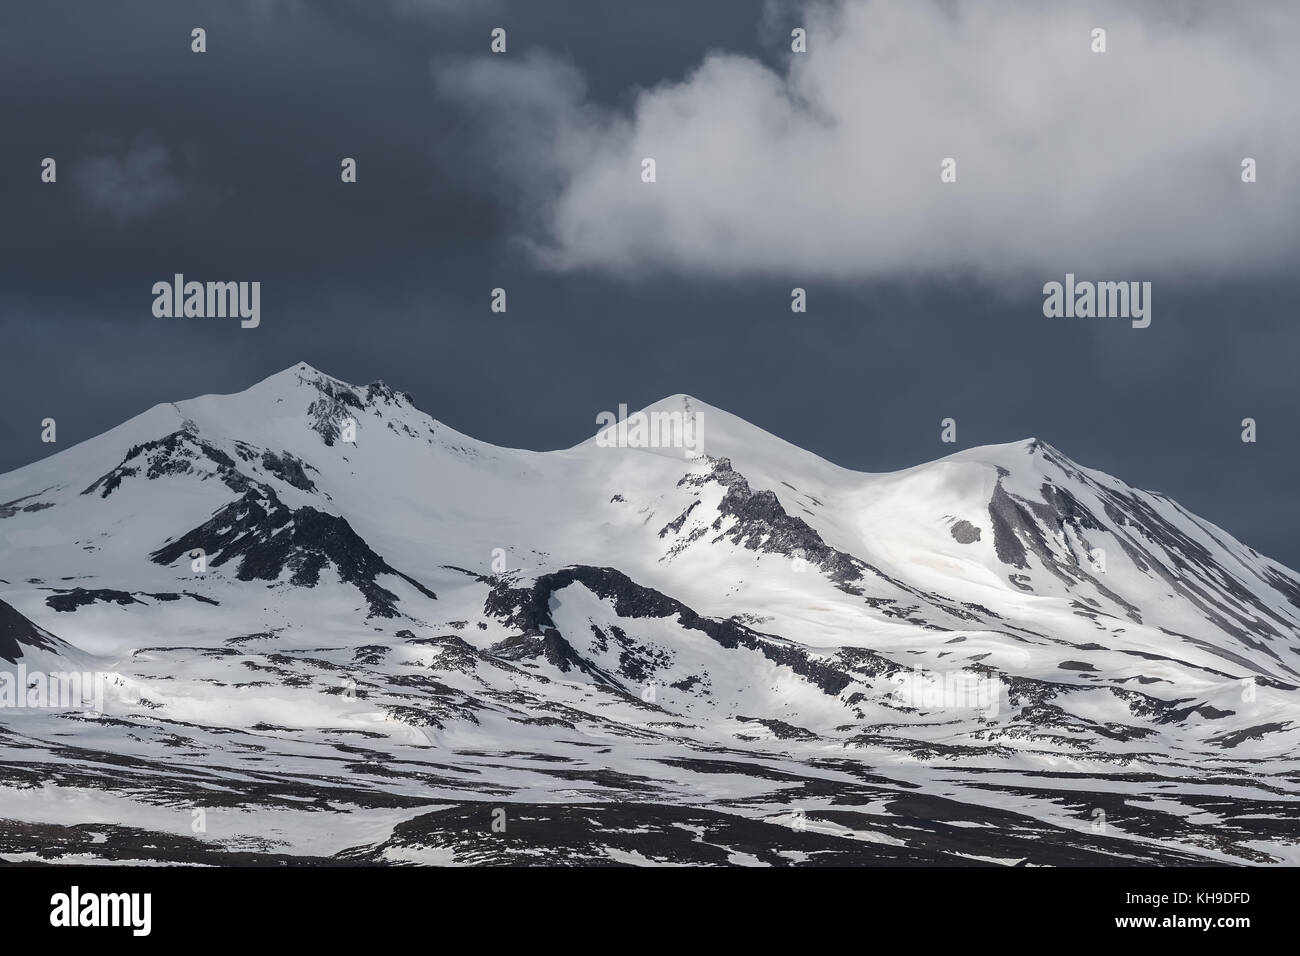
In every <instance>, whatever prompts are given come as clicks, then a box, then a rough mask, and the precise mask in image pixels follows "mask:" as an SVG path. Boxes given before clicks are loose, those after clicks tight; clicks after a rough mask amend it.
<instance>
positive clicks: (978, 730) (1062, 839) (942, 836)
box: [0, 365, 1300, 864]
mask: <svg viewBox="0 0 1300 956" xmlns="http://www.w3.org/2000/svg"><path fill="white" fill-rule="evenodd" d="M645 412H646V413H647V416H649V415H651V414H653V413H659V414H660V415H661V416H663V420H664V421H673V422H675V423H676V424H678V425H684V426H686V427H687V428H691V427H692V426H693V431H692V434H694V435H695V437H697V438H698V439H700V440H701V446H700V447H701V450H702V452H703V454H702V455H700V456H698V457H690V456H688V455H686V454H683V451H682V449H680V448H663V447H660V448H654V447H627V444H628V443H626V442H623V443H620V442H617V441H615V440H614V439H615V438H616V436H617V435H619V434H620V430H619V428H618V427H617V426H615V427H610V428H607V429H605V430H604V431H603V432H602V433H600V434H599V435H597V436H593V438H592V439H590V440H588V441H586V442H584V443H582V444H580V445H577V446H575V447H573V448H570V449H566V450H562V451H554V452H544V453H543V452H531V451H520V450H513V449H505V448H498V447H496V446H493V445H490V444H487V443H484V442H480V441H477V440H475V439H473V438H469V437H467V436H465V435H462V434H459V433H457V432H456V431H454V430H452V429H451V428H448V427H447V426H446V425H444V424H442V423H440V422H438V421H436V420H434V419H433V418H431V417H429V416H428V415H426V414H425V413H424V412H422V411H420V410H419V409H417V408H416V407H415V405H414V403H413V402H412V400H411V398H410V397H409V396H408V395H406V394H404V393H401V392H397V391H395V390H393V389H391V388H389V387H388V386H386V385H384V384H382V383H376V384H373V385H369V386H365V387H357V386H352V385H348V384H346V383H344V382H341V381H339V380H337V379H334V378H331V377H330V376H328V375H325V374H322V373H320V372H318V371H316V370H314V369H312V368H310V367H308V366H306V365H297V366H295V367H293V368H290V369H288V370H286V371H284V372H281V373H279V374H277V375H274V376H272V377H271V378H269V379H267V380H265V381H263V382H261V383H259V384H257V385H255V386H253V387H252V388H250V389H248V390H247V391H244V392H241V393H239V394H237V395H227V396H212V395H209V396H204V397H201V398H197V399H192V400H189V401H183V402H178V403H175V404H167V405H160V406H157V407H155V408H153V409H150V410H149V411H147V412H145V413H144V414H142V415H140V416H138V417H136V418H134V419H132V420H130V421H128V422H126V423H125V424H123V425H121V426H119V427H117V428H115V429H113V430H111V431H109V432H107V433H105V434H103V435H101V436H99V437H97V438H95V439H92V440H90V441H87V442H84V443H82V444H80V445H78V446H76V447H74V448H71V449H68V450H66V451H63V452H61V453H59V454H56V455H54V456H52V457H50V458H48V459H45V460H43V461H39V462H37V463H35V464H33V465H30V466H28V467H26V468H22V469H19V470H18V471H15V472H12V473H10V474H8V475H5V476H3V477H0V705H3V706H0V857H3V858H5V859H31V858H36V857H41V858H47V859H51V858H52V859H59V860H64V861H67V860H150V861H187V862H203V863H212V862H215V863H220V862H248V861H262V862H284V861H305V862H320V861H324V860H343V861H353V862H357V861H360V862H458V863H460V862H547V863H555V862H642V863H644V862H669V861H673V862H717V863H726V862H733V863H736V862H759V863H804V862H811V863H871V862H891V863H893V862H907V863H928V862H1003V863H1019V862H1028V863H1031V864H1038V863H1066V864H1091V863H1110V862H1124V861H1134V862H1147V863H1195V862H1264V863H1267V862H1276V861H1290V862H1296V861H1298V860H1300V853H1297V843H1298V842H1300V800H1298V799H1297V798H1298V796H1300V794H1298V790H1300V786H1298V784H1300V762H1298V761H1297V759H1296V757H1295V756H1294V754H1295V753H1296V750H1297V744H1298V743H1300V694H1298V686H1300V576H1297V575H1296V574H1295V573H1294V572H1292V571H1290V570H1288V569H1287V568H1285V567H1283V566H1281V565H1280V564H1278V563H1277V562H1275V561H1271V560H1269V559H1268V558H1266V557H1264V556H1262V555H1260V554H1258V553H1257V552H1255V551H1254V550H1253V549H1251V548H1249V547H1247V546H1245V545H1243V544H1241V543H1240V542H1238V541H1236V540H1235V539H1233V538H1232V536H1231V535H1229V534H1227V533H1226V532H1224V531H1223V530H1221V529H1219V528H1217V527H1215V526H1214V525H1212V524H1210V523H1208V522H1206V521H1204V520H1203V519H1200V518H1198V517H1196V516H1194V515H1192V514H1190V513H1188V512H1187V511H1185V510H1184V509H1183V508H1181V507H1179V505H1178V504H1177V503H1175V502H1173V501H1171V500H1170V499H1168V498H1166V497H1164V496H1162V495H1159V494H1155V493H1152V492H1145V491H1139V490H1137V489H1134V488H1131V487H1129V486H1128V485H1126V484H1124V483H1123V482H1122V481H1119V480H1118V479H1115V478H1112V477H1110V476H1109V475H1105V474H1102V473H1101V472H1097V471H1094V470H1091V469H1088V468H1084V467H1082V466H1080V465H1077V464H1075V463H1074V462H1073V461H1071V460H1070V459H1069V458H1067V457H1065V456H1064V455H1063V454H1061V453H1060V452H1058V451H1057V450H1056V449H1054V448H1052V447H1051V446H1050V445H1047V444H1045V443H1044V442H1041V441H1038V440H1036V439H1030V440H1027V441H1022V442H1016V443H1012V444H1007V445H998V446H990V447H983V448H972V449H967V450H965V451H961V452H958V453H957V454H954V455H950V456H949V457H947V458H943V459H941V460H939V461H935V462H932V463H929V464H924V465H919V466H917V467H915V468H910V469H906V470H904V471H899V472H894V473H889V474H864V473H859V472H852V471H848V470H846V469H843V468H840V467H837V466H835V465H833V464H831V463H829V462H827V461H825V460H823V459H821V458H818V457H817V456H815V455H813V454H810V453H808V452H806V451H803V450H801V449H799V448H797V447H795V446H794V445H791V444H789V443H787V442H785V441H782V440H781V439H779V438H776V437H774V436H772V435H770V434H768V433H766V432H764V431H762V430H761V429H759V428H756V427H754V426H752V425H750V424H748V423H747V422H744V421H742V420H741V419H739V418H736V417H735V416H733V415H730V414H728V413H727V412H724V411H722V410H720V409H716V408H713V407H710V406H708V405H706V404H704V403H703V402H700V401H698V400H696V399H694V398H688V397H686V396H681V395H678V396H673V397H671V398H667V399H664V400H663V401H662V402H659V403H656V405H654V406H651V407H650V408H649V409H646V410H645ZM73 671H75V672H79V673H93V674H94V675H95V679H96V681H97V682H98V683H97V685H96V686H97V687H98V689H99V690H100V691H101V692H102V699H101V700H100V701H98V702H97V703H96V705H95V706H84V705H80V706H77V705H67V706H55V705H54V704H53V702H52V701H38V703H44V704H45V705H44V706H39V707H24V706H16V705H21V704H24V703H29V702H31V699H30V698H27V699H23V698H22V697H21V694H19V693H17V691H18V689H19V687H18V685H19V682H20V674H21V681H22V682H25V683H28V684H31V683H32V682H33V680H35V681H36V682H37V683H39V682H40V680H41V678H40V677H39V676H38V677H37V678H33V677H32V675H33V674H37V675H49V674H53V673H62V672H73ZM6 686H7V687H8V688H9V689H10V694H9V700H8V702H7V703H6V701H5V700H4V695H3V693H2V692H3V691H4V689H5V687H6ZM21 689H22V690H24V691H25V690H26V688H21Z"/></svg>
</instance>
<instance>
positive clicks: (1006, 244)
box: [439, 0, 1300, 279]
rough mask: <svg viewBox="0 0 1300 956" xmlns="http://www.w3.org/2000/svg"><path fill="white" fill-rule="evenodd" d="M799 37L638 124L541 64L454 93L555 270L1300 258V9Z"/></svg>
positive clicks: (891, 10)
mask: <svg viewBox="0 0 1300 956" xmlns="http://www.w3.org/2000/svg"><path fill="white" fill-rule="evenodd" d="M772 19H775V20H777V21H779V20H780V19H781V16H780V15H777V16H776V17H774V18H772ZM795 25H803V26H806V27H807V30H808V44H809V52H808V53H807V54H806V55H803V56H796V55H786V56H784V57H783V58H782V59H783V61H784V64H785V65H784V66H783V67H782V68H781V70H779V71H776V70H773V69H770V68H769V67H767V66H765V65H763V64H762V63H760V62H758V61H757V60H754V59H750V58H747V57H742V56H736V55H729V54H722V53H718V54H713V55H710V56H708V57H707V58H705V60H704V61H703V62H702V63H701V64H700V65H699V67H698V68H697V69H696V70H695V71H694V72H692V73H691V74H690V75H689V76H687V77H685V78H684V79H682V80H681V81H680V82H668V83H664V84H662V85H659V86H656V87H654V88H651V89H648V90H645V91H642V92H640V93H639V94H638V95H637V96H636V97H635V99H634V100H633V101H632V103H631V104H630V106H629V107H628V108H627V109H625V110H622V111H612V110H607V109H602V108H598V107H597V106H595V105H594V104H592V103H591V102H590V101H589V100H588V99H587V95H586V92H585V86H584V84H583V82H582V78H581V76H580V74H579V73H578V71H577V70H576V69H575V68H574V67H573V66H572V65H569V64H566V63H562V62H560V61H558V60H554V59H547V58H544V57H532V58H528V59H521V58H517V57H487V58H484V59H482V60H478V61H474V62H471V63H468V64H462V65H460V66H457V67H452V68H444V69H442V70H441V71H440V73H439V84H440V87H441V89H442V91H443V92H444V93H445V94H446V95H448V96H452V97H454V98H457V99H459V100H461V101H462V102H463V103H464V104H465V105H466V107H467V108H469V109H471V110H474V111H477V112H479V113H480V114H482V115H483V116H484V119H485V126H486V127H489V128H491V129H493V130H494V134H493V135H494V137H495V139H494V146H495V149H494V155H495V162H496V166H497V170H498V172H499V173H501V174H503V176H504V177H505V178H506V180H507V181H508V182H509V183H510V184H511V185H512V186H513V187H514V188H515V189H516V190H518V196H519V198H520V200H521V209H522V211H524V212H525V213H527V215H526V216H525V217H524V218H523V219H521V228H522V229H523V230H525V233H526V236H527V238H528V240H529V241H530V242H531V243H532V244H533V246H534V248H535V249H536V251H537V252H538V254H539V255H540V256H541V257H542V259H543V261H544V262H546V263H547V264H549V265H550V266H552V267H554V268H559V269H569V268H581V267H595V268H602V269H609V270H613V271H617V272H636V271H640V270H644V269H655V268H668V269H673V270H681V271H688V272H707V273H717V274H724V275H726V274H745V273H753V272H760V273H768V274H775V275H782V276H786V275H788V276H790V277H792V279H795V278H802V277H807V276H836V277H844V278H857V277H870V276H877V275H884V274H899V273H907V272H918V273H933V272H935V271H944V272H950V271H954V270H955V271H970V272H973V273H978V274H984V275H986V276H997V275H1003V274H1005V273H1007V272H1008V271H1012V270H1020V269H1025V268H1027V269H1036V270H1043V271H1047V272H1050V273H1052V274H1055V273H1058V272H1063V271H1065V270H1067V269H1069V270H1074V271H1078V272H1084V271H1087V270H1092V269H1096V270H1105V273H1104V274H1105V275H1106V276H1107V277H1122V276H1127V275H1129V274H1132V276H1133V277H1135V278H1136V277H1138V276H1139V275H1141V274H1143V271H1144V270H1151V269H1156V270H1161V269H1176V270H1184V269H1194V270H1197V271H1199V272H1205V271H1209V272H1214V271H1217V270H1225V271H1226V270H1240V269H1250V268H1252V267H1255V266H1260V267H1263V268H1273V267H1277V266H1279V265H1286V266H1288V267H1289V264H1290V263H1291V262H1293V261H1294V259H1295V256H1296V254H1297V251H1298V250H1300V188H1297V186H1298V185H1300V184H1297V182H1296V179H1295V177H1296V175H1297V172H1300V123H1298V122H1297V119H1298V115H1300V110H1298V109H1297V106H1296V102H1297V101H1296V98H1295V91H1296V89H1297V88H1300V57H1295V56H1294V48H1295V44H1296V42H1297V41H1298V40H1300V6H1298V5H1295V4H1293V3H1289V2H1276V3H1275V2H1267V0H1265V2H1243V3H1233V4H1215V5H1203V6H1197V5H1194V4H1189V3H1179V4H1172V5H1161V4H1156V3H1149V4H1141V5H1138V4H1123V5H1120V4H1115V5H1109V4H1106V3H1099V4H1091V5H1088V6H1087V7H1086V8H1085V7H1083V6H1070V7H1067V6H1066V5H1064V4H1051V5H1048V4H1041V3H1039V4H1033V5H1030V4H1025V3H1016V2H1004V3H985V2H981V3H978V4H977V3H973V2H949V3H937V2H921V0H909V2H902V0H892V2H887V3H885V2H857V0H845V2H841V3H834V4H828V5H824V6H818V7H816V8H814V9H813V10H812V11H810V12H807V13H806V14H805V22H804V23H802V24H800V22H799V20H798V19H793V20H788V21H787V24H786V26H785V28H784V31H785V32H788V29H789V27H790V26H795ZM1094 27H1103V28H1105V29H1106V31H1107V41H1108V51H1107V52H1106V53H1104V54H1094V53H1092V52H1091V50H1090V36H1091V31H1092V29H1093V28H1094ZM646 156H651V157H654V158H655V160H656V162H657V167H658V182H657V183H655V184H652V185H647V184H643V183H642V182H641V181H640V168H641V159H642V158H643V157H646ZM949 156H951V157H955V158H956V160H957V170H958V181H957V183H956V184H952V185H945V184H942V183H940V181H939V164H940V161H941V160H942V159H943V158H944V157H949ZM1246 156H1250V157H1253V158H1254V159H1256V160H1257V161H1258V164H1259V166H1258V168H1259V182H1258V183H1256V184H1254V185H1245V184H1243V183H1242V182H1241V179H1240V163H1241V160H1242V158H1243V157H1246Z"/></svg>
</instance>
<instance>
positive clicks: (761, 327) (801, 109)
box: [0, 0, 1300, 567]
mask: <svg viewBox="0 0 1300 956" xmlns="http://www.w3.org/2000/svg"><path fill="white" fill-rule="evenodd" d="M194 27H203V28H204V29H205V30H206V31H207V46H208V50H207V52H206V53H203V54H196V53H192V52H191V49H190V45H191V35H190V31H191V30H192V29H193V28H194ZM495 27H503V28H505V29H506V31H507V52H506V53H505V54H504V55H493V54H491V53H490V52H489V43H490V33H491V31H492V29H493V28H495ZM795 27H802V28H804V29H806V30H807V46H808V52H807V53H805V54H794V53H792V52H791V50H790V31H791V30H792V29H793V28H795ZM1095 27H1102V28H1104V29H1105V30H1106V43H1107V50H1106V52H1105V53H1104V54H1098V53H1093V52H1092V50H1091V45H1092V39H1091V32H1092V30H1093V28H1095ZM1297 42H1300V7H1297V5H1296V4H1294V3H1286V2H1277V3H1271V2H1270V3H1264V2H1243V3H1233V4H1213V5H1211V4H1206V5H1197V4H1194V3H1190V2H1182V3H1170V4H1162V3H1156V2H1152V3H1144V4H1141V5H1134V4H1125V5H1110V4H1105V3H1089V4H1083V3H1071V4H1041V3H1040V4H1032V5H1031V4H1023V3H1015V2H1008V3H1000V4H999V3H988V2H982V3H979V4H978V5H977V4H973V3H962V2H945V3H941V4H934V5H931V4H928V3H924V2H907V3H903V2H901V0H895V2H888V3H846V4H839V3H831V4H820V5H807V4H795V3H790V4H784V3H774V4H769V5H767V6H766V7H764V6H763V5H762V4H759V3H756V2H752V0H734V2H733V0H681V2H678V0H656V2H655V3H653V4H643V3H631V2H627V3H611V2H608V0H545V2H542V0H527V2H508V0H497V2H492V0H463V2H462V0H387V2H369V3H360V2H351V0H349V2H343V0H338V2H324V0H316V2H307V0H302V2H292V0H260V2H254V0H242V2H241V0H221V2H210V3H199V2H186V0H152V2H131V0H125V2H119V3H115V4H112V5H108V4H104V3H101V2H98V0H93V2H91V0H87V2H71V0H60V2H49V3H31V4H17V3H7V4H4V5H3V6H0V130H2V131H3V138H2V139H0V214H2V215H3V223H4V227H5V228H4V229H3V230H2V231H0V242H2V243H3V245H4V250H3V251H4V255H3V257H2V258H0V336H2V338H0V341H3V348H2V349H0V376H2V378H0V381H2V382H3V390H4V410H5V411H4V415H3V417H2V418H0V437H2V438H3V443H2V444H0V471H7V470H9V469H11V468H15V467H19V466H21V465H23V464H25V463H27V462H30V461H33V460H35V459H37V458H39V457H42V456H43V455H45V454H48V453H50V452H51V450H52V448H51V446H48V445H43V444H41V442H40V422H41V420H42V419H43V418H46V417H53V418H55V419H56V420H57V421H58V428H59V444H58V446H55V447H57V448H62V447H67V446H68V445H70V444H72V443H74V442H76V441H79V440H82V439H85V438H88V437H91V436H93V435H95V434H98V433H100V432H102V431H104V430H105V429H107V428H109V427H111V426H113V425H115V424H117V423H118V422H120V421H122V420H124V419H126V418H129V417H131V416H132V415H135V414H138V413H139V412H141V411H143V410H144V409H146V408H148V407H150V406H151V405H154V404H156V403H158V402H162V401H172V400H178V399H182V398H186V397H191V396H194V395H197V394H202V393H207V392H227V391H238V390H240V389H243V388H245V387H247V386H249V385H251V384H253V383H254V382H256V381H258V380H259V379H261V378H263V377H265V376H266V375H269V374H271V373H273V372H275V371H278V370H280V369H282V368H285V367H287V366H289V365H291V364H293V363H295V362H297V361H306V362H308V363H310V364H312V365H314V366H316V367H317V368H320V369H322V370H324V371H327V372H329V373H331V374H333V375H336V376H338V377H340V378H343V379H346V380H348V381H352V382H357V383H366V382H370V381H373V380H375V379H383V380H385V381H387V382H389V383H390V384H392V385H394V386H395V387H398V388H401V389H403V390H406V391H409V392H411V393H412V394H413V395H414V397H415V399H416V401H417V404H419V405H420V407H422V408H423V409H425V410H426V411H427V412H429V413H430V414H431V415H433V416H434V417H436V418H438V419H440V420H442V421H445V422H447V423H448V424H449V425H451V426H453V427H454V428H457V429H459V430H461V431H463V432H466V433H469V434H471V435H474V436H476V437H479V438H482V439H485V440H488V441H492V442H496V443H498V444H504V445H511V446H520V447H529V448H542V449H544V448H555V447H563V446H568V445H571V444H574V443H576V442H578V441H580V440H582V439H583V438H585V437H587V436H589V435H590V434H592V433H593V432H594V431H595V416H596V413H597V412H599V411H602V410H606V409H616V408H617V407H618V405H619V404H620V403H627V404H628V405H630V406H632V407H639V406H642V405H645V404H648V403H649V402H651V401H654V400H656V399H658V398H661V397H663V396H665V395H668V394H671V393H674V392H687V393H690V394H692V395H695V396H698V397H699V398H701V399H703V400H705V401H707V402H709V403H712V404H714V405H717V406H720V407H723V408H726V409H728V410H729V411H732V412H734V413H736V414H738V415H740V416H741V417H743V418H746V419H749V420H750V421H753V422H755V423H756V424H758V425H761V426H763V427H764V428H767V429H769V430H770V431H773V432H775V433H776V434H778V435H781V436H782V437H784V438H786V439H788V440H790V441H792V442H794V443H796V444H798V445H801V446H803V447H806V448H809V449H811V450H813V451H815V452H817V453H819V454H821V455H823V456H825V457H827V458H829V459H831V460H832V461H835V462H837V463H839V464H842V465H845V466H848V467H852V468H858V469H862V470H868V471H882V470H889V469H893V468H898V467H903V466H906V465H911V464H916V463H918V462H921V461H927V460H931V459H934V458H937V457H941V456H942V455H944V454H947V453H950V452H951V451H953V450H955V449H954V447H953V446H951V445H945V444H942V443H941V442H940V440H939V438H940V426H939V423H940V420H941V419H943V418H945V417H948V416H951V417H953V418H956V420H957V423H958V432H957V434H958V446H957V447H968V446H970V445H975V444H984V443H989V442H1002V441H1012V440H1016V439H1020V438H1025V437H1029V436H1031V435H1033V436H1037V437H1039V438H1042V439H1044V440H1046V441H1048V442H1050V443H1052V444H1053V445H1056V446H1057V447H1058V448H1060V449H1061V450H1062V451H1064V452H1065V453H1066V454H1068V455H1070V456H1071V457H1073V458H1074V459H1076V460H1077V461H1079V462H1081V463H1082V464H1085V465H1089V466H1093V467H1097V468H1101V469H1103V470H1105V471H1108V472H1110V473H1112V474H1115V475H1117V476H1119V477H1121V478H1123V479H1125V480H1126V481H1129V482H1130V483H1132V484H1136V485H1138V486H1141V487H1146V488H1150V489H1153V490H1157V491H1161V492H1164V493H1166V494H1169V495H1171V496H1172V497H1174V498H1176V499H1177V500H1179V501H1180V502H1182V503H1183V504H1184V505H1186V506H1187V507H1189V508H1190V509H1192V510H1193V511H1195V512H1197V513H1199V514H1201V515H1203V516H1204V517H1206V518H1208V519H1209V520H1211V521H1214V522H1215V523H1217V524H1220V525H1222V526H1224V527H1225V528H1227V529H1228V530H1229V531H1231V532H1232V533H1233V534H1235V535H1236V536H1237V537H1239V538H1241V539H1242V540H1244V541H1245V542H1246V543H1248V544H1250V545H1253V546H1255V547H1256V548H1258V549H1259V550H1261V551H1263V552H1264V553H1266V554H1270V555H1273V556H1275V557H1277V558H1279V559H1281V560H1283V561H1286V562H1287V563H1289V564H1290V565H1291V566H1292V567H1297V566H1300V540H1297V536H1296V534H1295V529H1296V527H1297V521H1298V520H1300V501H1298V500H1297V495H1296V494H1295V492H1296V490H1297V487H1298V485H1300V482H1298V480H1297V479H1300V443H1298V439H1300V425H1298V424H1297V421H1296V411H1297V403H1296V392H1297V374H1296V361H1297V355H1298V354H1300V327H1298V324H1297V321H1296V318H1297V310H1296V304H1295V303H1296V301H1297V295H1298V294H1300V277H1298V276H1297V270H1296V264H1297V262H1298V261H1300V259H1298V254H1300V182H1298V181H1297V176H1300V122H1297V120H1300V107H1298V106H1297V99H1296V95H1295V91H1296V90H1297V89H1298V88H1300V58H1297V57H1296V56H1295V55H1294V51H1295V48H1296V45H1297ZM345 156H350V157H355V158H356V159H357V162H358V182H357V183H356V184H343V183H341V182H340V177H339V163H340V160H341V159H342V158H343V157H345ZM45 157H54V158H55V159H56V160H57V162H58V179H57V182H56V183H55V184H53V185H51V184H45V183H42V182H41V181H40V173H41V160H42V159H43V158H45ZM645 157H653V158H654V159H655V160H656V173H657V182H655V183H653V184H646V183H643V182H642V181H641V161H642V160H643V159H644V158H645ZM946 157H953V158H955V159H956V160H957V181H956V182H955V183H941V182H940V177H939V171H940V162H941V160H943V159H944V158H946ZM1245 157H1251V158H1253V159H1255V160H1256V163H1257V170H1258V181H1257V182H1255V183H1252V184H1245V183H1243V182H1242V181H1241V161H1242V159H1243V158H1245ZM176 272H181V273H184V274H185V275H186V276H187V277H189V278H193V279H199V280H206V279H220V280H225V279H233V280H258V281H260V282H261V283H262V321H261V325H260V327H259V328H257V329H241V328H240V327H239V324H238V321H237V320H235V321H226V320H203V319H189V320H185V319H158V318H155V317H154V316H153V314H152V311H151V303H152V294H151V288H152V285H153V283H155V282H157V281H159V280H168V279H170V277H171V276H172V275H173V273H176ZM1067 272H1073V273H1076V274H1077V275H1078V276H1079V278H1080V279H1095V280H1144V281H1150V282H1151V283H1152V288H1153V292H1152V323H1151V325H1150V327H1149V328H1146V329H1134V328H1132V327H1131V326H1130V325H1129V323H1128V322H1125V321H1122V320H1114V319H1049V318H1046V317H1044V315H1043V309H1042V305H1043V295H1042V287H1043V284H1044V283H1045V282H1048V281H1052V280H1057V281H1061V280H1063V279H1064V276H1065V274H1066V273H1067ZM795 286H799V287H803V288H805V289H807V294H808V312H807V313H806V314H792V313H791V311H790V290H791V289H792V288H793V287H795ZM495 287H504V288H505V289H506V290H507V292H508V297H509V299H508V301H509V311H508V312H507V313H506V314H504V315H500V314H493V313H492V312H491V311H490V310H489V303H490V293H491V290H492V289H493V288H495ZM1245 417H1252V418H1255V419H1256V420H1257V421H1258V428H1259V441H1258V443H1257V444H1253V445H1252V444H1244V443H1242V441H1241V440H1240V434H1241V420H1242V419H1243V418H1245Z"/></svg>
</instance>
